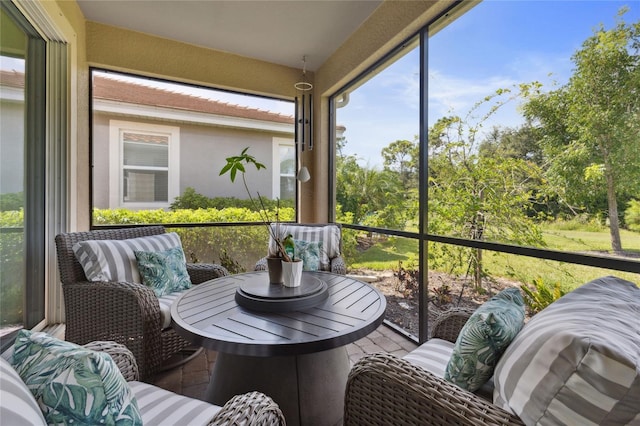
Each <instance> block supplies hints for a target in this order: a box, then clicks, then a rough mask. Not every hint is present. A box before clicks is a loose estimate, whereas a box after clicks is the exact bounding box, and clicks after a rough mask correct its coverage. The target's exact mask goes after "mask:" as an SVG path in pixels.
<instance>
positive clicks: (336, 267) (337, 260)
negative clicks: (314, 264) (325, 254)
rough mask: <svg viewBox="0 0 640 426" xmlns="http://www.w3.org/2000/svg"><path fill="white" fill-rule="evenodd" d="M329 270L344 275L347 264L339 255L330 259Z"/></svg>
mask: <svg viewBox="0 0 640 426" xmlns="http://www.w3.org/2000/svg"><path fill="white" fill-rule="evenodd" d="M331 272H333V273H334V274H339V275H345V274H346V273H347V265H346V264H345V263H344V259H343V258H342V256H341V255H338V256H336V257H334V258H333V259H331Z"/></svg>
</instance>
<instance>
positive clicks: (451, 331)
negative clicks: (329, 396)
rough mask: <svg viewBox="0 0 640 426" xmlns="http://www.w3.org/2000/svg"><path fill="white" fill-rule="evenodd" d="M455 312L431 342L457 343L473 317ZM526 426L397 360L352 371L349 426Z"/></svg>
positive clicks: (381, 357)
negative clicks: (463, 329) (441, 340)
mask: <svg viewBox="0 0 640 426" xmlns="http://www.w3.org/2000/svg"><path fill="white" fill-rule="evenodd" d="M471 313H472V311H469V310H466V309H455V310H450V311H447V312H446V313H444V314H443V315H441V316H440V317H439V318H438V320H436V321H435V323H434V325H433V332H432V338H440V339H444V340H448V341H450V342H455V341H456V339H457V336H458V333H459V332H460V329H462V326H463V325H464V324H465V323H466V321H467V319H468V318H469V316H470V315H471ZM454 424H455V425H522V424H523V423H522V421H521V420H520V419H519V418H518V417H517V416H514V415H512V414H510V413H508V412H506V411H504V410H503V409H501V408H499V407H497V406H496V405H493V403H492V402H491V401H487V400H485V399H483V398H481V397H479V396H477V395H476V394H474V393H471V392H468V391H466V390H464V389H461V388H459V387H457V386H456V385H454V384H453V383H450V382H448V381H446V380H444V379H442V378H440V377H437V376H435V375H433V374H432V373H430V372H429V371H427V370H425V369H424V368H421V367H418V366H416V365H413V364H411V363H409V362H408V361H405V360H403V359H400V358H398V357H396V356H394V355H391V354H386V353H378V354H371V355H366V356H364V357H363V358H361V359H360V360H358V362H356V364H355V365H354V366H353V368H352V369H351V372H350V373H349V378H348V381H347V389H346V393H345V415H344V425H345V426H351V425H367V426H373V425H381V426H382V425H385V426H386V425H443V426H444V425H447V426H448V425H454Z"/></svg>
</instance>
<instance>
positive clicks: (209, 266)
mask: <svg viewBox="0 0 640 426" xmlns="http://www.w3.org/2000/svg"><path fill="white" fill-rule="evenodd" d="M187 272H188V273H189V278H190V279H191V283H192V284H200V283H203V282H205V281H209V280H213V279H215V278H220V277H225V276H227V275H229V271H227V268H225V267H224V266H222V265H218V264H216V263H187Z"/></svg>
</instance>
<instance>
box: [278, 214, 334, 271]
mask: <svg viewBox="0 0 640 426" xmlns="http://www.w3.org/2000/svg"><path fill="white" fill-rule="evenodd" d="M271 228H272V229H273V230H274V232H276V233H279V235H280V236H281V238H282V239H284V237H286V236H287V235H288V234H291V235H292V236H293V238H294V239H295V240H302V241H309V242H319V241H321V242H322V253H320V269H322V270H328V269H329V267H330V265H329V262H330V260H331V259H333V258H334V257H336V256H339V255H340V239H341V232H340V227H339V226H338V225H322V226H312V225H294V224H287V223H281V224H275V223H273V224H271ZM276 253H277V250H276V243H275V241H274V240H273V238H271V236H270V237H269V256H275V254H276Z"/></svg>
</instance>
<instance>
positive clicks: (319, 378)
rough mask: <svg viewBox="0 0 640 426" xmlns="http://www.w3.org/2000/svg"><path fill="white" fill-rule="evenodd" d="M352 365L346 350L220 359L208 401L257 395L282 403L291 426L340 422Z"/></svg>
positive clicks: (220, 356)
mask: <svg viewBox="0 0 640 426" xmlns="http://www.w3.org/2000/svg"><path fill="white" fill-rule="evenodd" d="M349 369H350V363H349V357H348V355H347V350H346V347H344V346H342V347H339V348H335V349H331V350H328V351H322V352H316V353H312V354H305V355H295V356H279V357H252V356H241V355H232V354H224V353H218V355H217V357H216V362H215V365H214V370H213V374H212V376H211V380H210V382H209V387H208V389H207V400H208V401H210V402H212V403H214V404H216V405H224V404H225V403H226V402H227V401H228V400H229V399H230V398H231V397H233V396H234V395H237V394H242V393H245V392H249V391H253V390H258V391H260V392H264V393H265V394H267V395H269V396H270V397H271V398H273V400H274V401H276V402H277V403H278V405H279V406H280V409H281V410H282V412H283V414H284V416H285V419H286V421H287V425H305V426H307V425H308V426H316V425H318V426H325V425H331V426H332V425H336V424H340V423H341V422H342V414H343V407H344V391H345V386H346V383H347V376H348V374H349Z"/></svg>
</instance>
